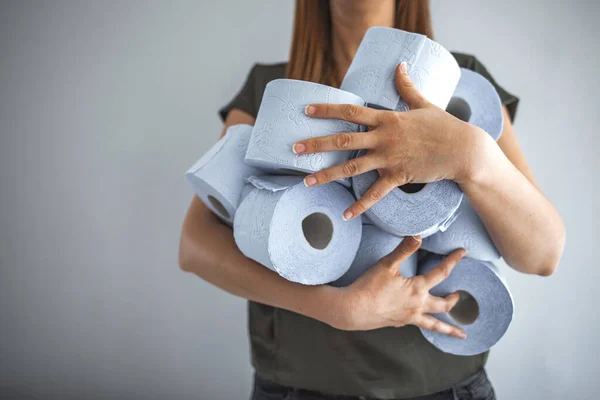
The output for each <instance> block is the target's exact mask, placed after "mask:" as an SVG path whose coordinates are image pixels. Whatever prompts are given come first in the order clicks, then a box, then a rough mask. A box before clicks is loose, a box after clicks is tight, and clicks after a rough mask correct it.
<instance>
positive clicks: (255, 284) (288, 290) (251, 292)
mask: <svg viewBox="0 0 600 400" xmlns="http://www.w3.org/2000/svg"><path fill="white" fill-rule="evenodd" d="M235 124H250V125H253V124H254V118H253V117H252V116H250V115H249V114H247V113H245V112H243V111H240V110H233V111H231V112H230V113H229V115H228V116H227V120H226V121H225V127H224V129H223V133H222V134H221V136H223V135H224V134H225V132H226V130H227V128H228V127H229V126H231V125H235ZM179 265H180V267H181V269H183V270H184V271H187V272H193V273H194V274H196V275H198V276H199V277H201V278H202V279H204V280H206V281H207V282H210V283H212V284H213V285H215V286H217V287H219V288H221V289H223V290H225V291H227V292H229V293H231V294H234V295H236V296H240V297H243V298H246V299H249V300H253V301H256V302H259V303H263V304H268V305H271V306H274V307H279V308H284V309H286V310H290V311H294V312H297V313H300V314H304V315H307V316H310V317H312V318H315V319H318V320H320V321H323V322H327V323H332V321H334V317H335V316H334V315H328V314H327V313H328V312H330V311H331V310H334V309H336V307H323V304H335V303H336V302H337V301H338V299H337V298H338V296H337V295H338V292H337V291H336V290H335V289H334V288H333V287H330V286H304V285H299V284H295V283H292V282H289V281H287V280H285V279H283V278H281V277H280V276H279V275H277V274H276V273H274V272H273V271H271V270H269V269H268V268H265V267H263V266H261V265H260V264H258V263H256V262H254V261H252V260H250V259H249V258H246V257H245V256H244V255H243V254H242V253H241V252H240V251H239V249H238V248H237V246H236V244H235V242H234V240H233V231H232V230H231V228H230V227H229V226H227V225H225V224H223V223H222V222H221V221H220V220H219V219H218V218H217V217H216V216H215V215H214V214H213V213H212V212H211V211H210V210H209V209H208V208H207V207H206V206H205V205H204V203H202V201H201V200H200V199H199V198H198V197H197V196H194V198H193V199H192V204H191V205H190V208H189V210H188V212H187V215H186V217H185V220H184V223H183V228H182V232H181V241H180V245H179Z"/></svg>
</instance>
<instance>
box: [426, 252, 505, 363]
mask: <svg viewBox="0 0 600 400" xmlns="http://www.w3.org/2000/svg"><path fill="white" fill-rule="evenodd" d="M441 260H443V258H442V257H440V256H438V255H433V254H432V255H431V256H430V258H428V259H427V260H426V261H425V262H424V263H423V264H422V265H419V268H418V273H419V275H423V274H425V273H427V272H428V271H430V270H431V269H433V268H435V267H436V266H437V265H438V264H439V263H440V261H441ZM454 292H459V293H460V295H461V300H459V302H458V303H457V305H456V306H455V307H454V308H453V309H452V310H451V311H450V312H449V313H443V314H432V315H433V316H434V317H435V318H438V319H439V320H441V321H443V322H447V323H449V324H452V325H455V326H458V327H460V328H462V329H463V330H464V331H465V333H466V334H467V338H466V339H457V338H454V337H450V336H448V335H443V334H441V333H436V332H431V331H428V330H425V329H421V333H423V336H424V337H425V338H426V339H427V340H428V341H429V342H430V343H431V344H433V345H434V346H435V347H437V348H438V349H440V350H441V351H443V352H445V353H451V354H456V355H462V356H470V355H474V354H479V353H483V352H484V351H486V350H488V349H489V348H491V347H492V346H493V345H494V344H496V343H497V342H498V341H499V340H500V339H501V338H502V336H503V335H504V333H505V332H506V330H507V329H508V327H509V325H510V323H511V321H512V318H513V311H514V305H513V299H512V295H511V293H510V291H509V289H508V285H507V284H506V281H505V280H504V279H503V278H502V277H501V276H500V274H499V272H498V270H497V269H496V267H495V266H494V265H493V264H491V263H487V262H482V261H477V260H472V259H468V258H463V259H462V260H461V261H460V262H459V263H458V265H457V266H456V267H455V268H454V270H453V271H452V273H451V274H450V276H449V277H448V278H446V279H445V280H444V281H443V282H442V283H440V284H439V285H437V286H435V287H434V288H432V289H431V290H430V293H431V294H432V295H434V296H439V297H445V296H447V295H449V294H451V293H454Z"/></svg>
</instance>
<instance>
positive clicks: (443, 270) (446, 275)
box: [442, 265, 452, 279]
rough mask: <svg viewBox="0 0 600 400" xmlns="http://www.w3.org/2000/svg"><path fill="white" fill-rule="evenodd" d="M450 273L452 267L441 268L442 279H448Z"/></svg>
mask: <svg viewBox="0 0 600 400" xmlns="http://www.w3.org/2000/svg"><path fill="white" fill-rule="evenodd" d="M451 272H452V265H445V266H444V268H442V273H443V275H444V279H446V278H447V277H449V276H450V273H451Z"/></svg>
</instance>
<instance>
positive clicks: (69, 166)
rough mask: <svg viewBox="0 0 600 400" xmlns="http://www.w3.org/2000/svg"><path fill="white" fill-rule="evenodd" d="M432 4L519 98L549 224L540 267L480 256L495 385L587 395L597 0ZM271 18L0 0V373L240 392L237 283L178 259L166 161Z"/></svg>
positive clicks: (502, 389) (253, 58) (197, 138)
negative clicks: (558, 224) (493, 281)
mask: <svg viewBox="0 0 600 400" xmlns="http://www.w3.org/2000/svg"><path fill="white" fill-rule="evenodd" d="M432 5H433V18H434V23H435V30H436V35H437V40H438V41H439V42H441V43H442V44H443V45H444V46H445V47H447V48H449V49H452V50H458V51H463V52H468V53H473V54H475V55H476V56H477V57H478V58H479V59H480V60H481V61H482V62H483V63H484V64H485V65H486V66H487V67H488V69H489V70H490V71H491V73H492V74H493V75H494V77H495V78H496V80H497V81H498V82H499V83H500V84H501V85H503V86H504V87H505V88H506V89H507V90H509V91H511V92H514V93H515V94H517V95H518V96H520V98H521V104H520V106H519V110H518V113H517V119H516V125H515V127H516V131H517V134H518V137H519V139H520V142H521V145H522V146H523V149H524V151H525V154H526V155H527V157H528V159H529V161H530V163H531V165H532V167H533V170H534V172H535V174H536V176H537V179H538V182H539V184H540V186H541V187H542V189H543V190H544V192H545V193H546V195H547V196H548V197H549V198H550V200H551V201H552V202H553V203H554V204H555V205H556V207H557V208H558V209H559V211H560V212H561V214H562V216H563V218H564V220H565V223H566V227H567V247H566V251H565V254H564V257H563V260H562V262H561V265H560V267H559V269H558V271H557V272H556V274H555V275H553V276H552V277H550V278H539V277H533V276H525V275H521V274H518V273H516V272H513V271H512V270H509V269H508V268H506V266H503V268H502V269H503V270H504V271H505V272H506V276H507V279H508V281H509V283H510V285H511V289H512V291H513V294H514V297H515V301H516V313H515V320H514V322H513V324H512V326H511V328H510V329H509V331H508V333H507V334H506V336H505V337H504V338H503V339H502V341H501V342H500V343H499V344H498V345H497V346H496V347H495V348H494V349H493V351H492V352H491V355H490V359H489V364H488V368H489V373H490V376H491V378H492V381H493V383H494V384H495V387H496V390H497V393H498V395H499V398H500V399H566V398H568V399H592V398H596V393H598V392H600V381H599V379H598V375H599V372H600V371H599V370H600V369H599V368H598V357H599V356H600V346H599V344H598V329H600V318H599V313H598V307H597V301H598V300H597V299H598V297H597V295H596V293H597V291H596V288H597V285H598V282H599V280H600V273H599V265H598V261H597V260H598V258H597V256H595V255H594V254H595V253H596V252H597V251H598V234H597V224H598V222H599V213H598V206H599V204H598V197H599V194H600V192H599V188H598V183H599V181H598V176H597V174H598V172H599V166H600V162H599V161H598V154H597V151H598V149H599V144H600V139H599V138H600V135H599V134H598V132H597V129H598V126H600V117H599V115H600V112H599V111H598V102H597V96H598V93H600V84H599V79H598V71H599V70H600V63H599V60H600V57H599V53H600V51H599V46H598V38H599V37H600V28H599V24H598V17H600V5H599V3H598V2H597V1H595V0H587V1H585V0H580V1H571V2H558V1H553V2H549V1H542V0H528V1H524V0H504V1H477V0H460V1H459V0H454V1H443V0H434V1H433V2H432ZM292 17H293V2H292V1H291V0H284V1H282V0H260V1H241V0H238V1H233V0H228V1H225V0H222V1H173V2H167V1H158V0H137V1H134V0H110V1H89V0H88V1H75V0H73V1H62V0H52V1H16V0H14V1H0V267H1V269H0V274H1V275H0V393H8V392H9V391H10V392H12V393H23V394H29V395H32V396H34V397H35V398H40V399H41V398H44V399H45V398H57V399H58V398H60V399H67V398H81V399H83V398H87V399H92V398H93V399H95V398H98V399H100V398H102V399H104V398H106V399H108V398H129V399H165V398H169V399H217V400H220V399H245V398H247V397H248V395H249V391H250V385H251V367H250V363H249V349H248V343H247V339H246V303H245V301H244V300H242V299H239V298H235V297H233V296H230V295H228V294H226V293H224V292H222V291H220V290H218V289H216V288H214V287H211V286H210V285H209V284H207V283H205V282H203V281H202V280H200V279H199V278H197V277H195V276H193V275H190V274H185V273H183V272H181V271H180V270H179V269H178V265H177V247H178V242H179V231H180V226H181V222H182V220H183V217H184V214H185V211H186V208H187V206H188V204H189V202H190V199H191V196H192V191H191V189H190V187H189V186H188V185H187V183H186V182H185V180H184V178H183V173H184V171H185V170H186V169H187V167H188V166H190V165H191V164H192V163H193V162H194V161H195V160H196V159H197V158H198V157H199V156H200V155H202V154H203V153H204V152H205V151H206V150H208V149H209V147H210V146H211V145H212V144H213V143H214V142H215V141H216V140H217V138H218V136H219V133H220V131H221V126H222V125H221V122H220V120H219V119H218V116H217V109H218V108H219V107H220V106H221V105H223V104H224V103H226V102H227V101H228V100H229V99H231V97H232V96H233V95H234V94H235V93H236V91H237V90H238V89H239V88H240V86H241V84H242V82H243V81H244V79H245V76H246V74H247V72H248V71H249V69H250V67H251V66H252V64H253V63H255V62H278V61H283V60H285V59H286V58H287V54H288V48H289V43H290V36H291V28H292ZM0 397H1V396H0Z"/></svg>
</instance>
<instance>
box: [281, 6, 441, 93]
mask: <svg viewBox="0 0 600 400" xmlns="http://www.w3.org/2000/svg"><path fill="white" fill-rule="evenodd" d="M394 27H395V28H398V29H402V30H405V31H409V32H415V33H420V34H422V35H426V36H428V37H429V38H430V39H433V28H432V24H431V14H430V12H429V0H396V18H395V23H394ZM332 54H333V52H332V51H331V9H330V7H329V0H296V14H295V17H294V31H293V35H292V47H291V50H290V60H289V62H288V65H287V70H286V76H287V77H288V78H291V79H301V80H305V81H312V82H319V83H324V84H327V85H331V86H339V84H340V82H338V78H337V73H336V66H335V61H334V59H333V55H332Z"/></svg>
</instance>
